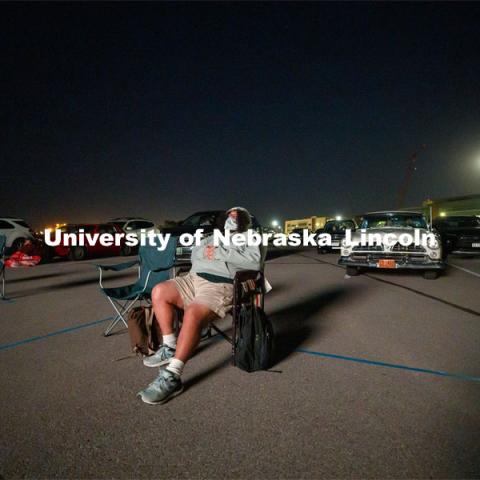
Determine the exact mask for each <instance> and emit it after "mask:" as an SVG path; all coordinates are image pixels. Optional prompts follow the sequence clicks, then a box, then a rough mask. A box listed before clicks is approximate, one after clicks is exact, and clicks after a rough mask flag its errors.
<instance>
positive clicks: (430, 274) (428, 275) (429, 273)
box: [423, 270, 440, 280]
mask: <svg viewBox="0 0 480 480" xmlns="http://www.w3.org/2000/svg"><path fill="white" fill-rule="evenodd" d="M439 275H440V274H439V272H437V270H425V271H424V272H423V278H425V279H427V280H435V279H437V278H438V276H439Z"/></svg>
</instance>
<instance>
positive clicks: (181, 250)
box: [175, 247, 183, 255]
mask: <svg viewBox="0 0 480 480" xmlns="http://www.w3.org/2000/svg"><path fill="white" fill-rule="evenodd" d="M175 253H176V254H177V255H182V253H183V249H182V247H177V250H176V252H175Z"/></svg>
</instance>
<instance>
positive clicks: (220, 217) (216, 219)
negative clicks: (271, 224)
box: [161, 210, 261, 261]
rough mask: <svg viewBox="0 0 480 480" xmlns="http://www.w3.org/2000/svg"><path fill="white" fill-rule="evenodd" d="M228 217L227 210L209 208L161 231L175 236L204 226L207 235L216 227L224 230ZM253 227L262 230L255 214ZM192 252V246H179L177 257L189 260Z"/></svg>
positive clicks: (204, 232)
mask: <svg viewBox="0 0 480 480" xmlns="http://www.w3.org/2000/svg"><path fill="white" fill-rule="evenodd" d="M226 219H227V214H226V210H207V211H204V212H196V213H194V214H193V215H190V216H189V217H187V218H186V219H185V220H182V221H181V222H178V224H177V225H175V226H173V227H163V228H161V232H162V233H171V234H172V235H173V236H180V235H182V233H191V234H192V235H193V234H194V233H195V232H196V230H197V229H199V228H202V229H203V234H204V235H205V236H207V235H210V234H212V233H213V230H214V229H218V230H222V231H223V228H224V225H225V220H226ZM252 228H253V229H254V230H256V231H258V232H260V231H261V227H260V224H259V223H258V221H257V219H256V218H255V217H254V216H253V215H252ZM191 253H192V247H182V246H179V247H178V248H177V259H178V260H180V261H182V260H186V261H189V260H190V255H191Z"/></svg>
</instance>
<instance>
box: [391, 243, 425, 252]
mask: <svg viewBox="0 0 480 480" xmlns="http://www.w3.org/2000/svg"><path fill="white" fill-rule="evenodd" d="M392 252H406V253H425V252H426V250H425V248H424V247H422V246H421V245H414V244H411V245H408V246H404V245H400V244H399V243H396V244H395V245H394V246H393V248H392Z"/></svg>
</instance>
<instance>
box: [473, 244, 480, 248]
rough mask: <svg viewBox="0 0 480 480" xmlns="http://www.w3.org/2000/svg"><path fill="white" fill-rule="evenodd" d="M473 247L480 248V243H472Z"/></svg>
mask: <svg viewBox="0 0 480 480" xmlns="http://www.w3.org/2000/svg"><path fill="white" fill-rule="evenodd" d="M472 247H473V248H480V243H472Z"/></svg>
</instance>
